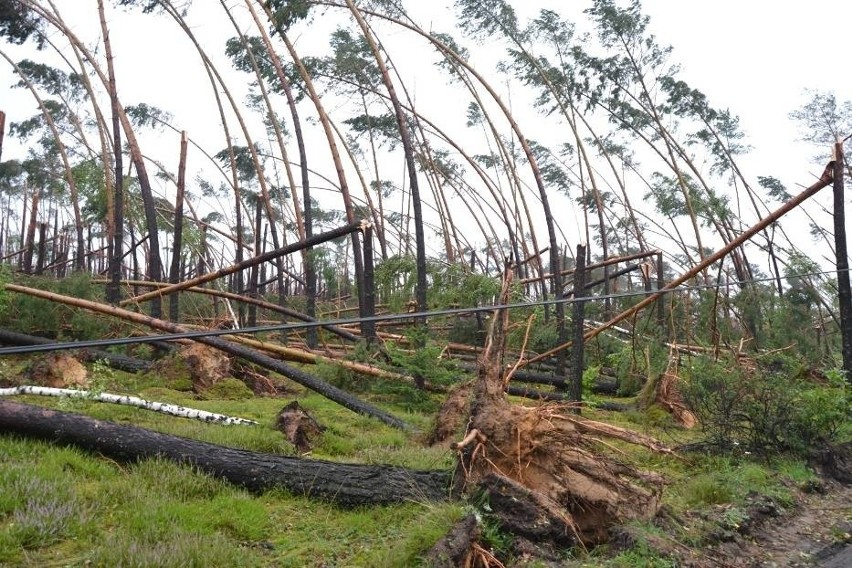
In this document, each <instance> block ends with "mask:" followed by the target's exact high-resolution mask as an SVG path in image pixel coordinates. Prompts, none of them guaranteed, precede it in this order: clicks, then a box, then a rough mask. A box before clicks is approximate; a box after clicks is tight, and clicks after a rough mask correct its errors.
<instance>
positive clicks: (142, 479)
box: [0, 373, 814, 567]
mask: <svg viewBox="0 0 852 568" xmlns="http://www.w3.org/2000/svg"><path fill="white" fill-rule="evenodd" d="M109 382H110V384H107V385H105V388H106V390H108V391H110V392H127V393H132V394H137V395H140V396H142V397H144V398H148V399H150V400H159V401H164V402H172V403H176V404H181V405H186V406H192V407H196V408H201V409H204V410H209V411H213V412H221V413H225V414H229V415H234V416H241V417H244V418H251V419H254V420H257V421H258V422H259V424H258V425H257V426H251V427H248V426H219V425H212V424H205V423H202V422H198V421H193V420H187V419H182V418H177V417H170V416H165V415H162V414H157V413H153V412H149V411H144V410H140V409H136V408H130V407H121V406H117V405H111V404H104V403H97V402H91V401H87V400H61V399H54V398H45V397H18V398H19V400H22V401H24V402H29V403H32V404H38V405H41V406H47V407H52V408H60V409H63V410H66V411H70V412H78V413H82V414H86V415H89V416H93V417H95V418H100V419H105V420H111V421H114V422H118V423H125V424H132V425H134V426H140V427H144V428H148V429H151V430H155V431H159V432H164V433H168V434H174V435H178V436H184V437H189V438H193V439H197V440H202V441H206V442H211V443H215V444H221V445H224V446H229V447H235V448H241V449H249V450H255V451H262V452H271V453H277V454H281V455H293V454H294V450H293V448H292V446H291V445H290V444H289V443H288V442H286V441H285V440H284V437H283V435H282V434H281V433H280V432H278V431H277V430H275V428H274V427H273V423H274V419H275V417H276V415H277V413H278V411H279V410H280V409H281V408H282V407H283V406H284V405H285V404H286V403H287V402H289V400H291V399H294V398H297V399H298V400H299V403H300V404H301V405H302V407H303V408H305V409H306V410H307V411H308V412H309V413H311V415H313V416H314V417H315V418H316V419H317V421H318V422H319V423H321V424H323V425H325V426H326V428H327V429H326V431H325V433H324V434H323V435H322V436H321V438H320V439H319V440H318V442H317V444H316V447H315V448H314V450H313V452H312V456H311V457H315V458H321V459H330V460H334V461H341V462H357V463H370V464H394V465H399V466H405V467H409V468H415V469H450V468H451V467H452V466H453V455H452V454H451V452H449V451H448V450H443V449H434V448H424V447H423V445H422V443H421V440H422V435H421V434H419V433H414V434H412V433H406V432H402V431H399V430H396V429H393V428H390V427H388V426H385V425H383V424H381V423H379V422H378V421H376V420H373V419H370V418H367V417H363V416H359V415H357V414H355V413H353V412H350V411H348V410H345V409H342V408H341V407H339V406H338V405H336V404H334V403H332V402H330V401H328V400H326V399H324V398H322V397H320V396H318V395H315V394H313V393H311V392H309V391H306V390H304V389H297V390H296V392H295V393H294V394H293V395H292V396H288V397H285V398H282V399H271V398H252V399H234V400H224V399H206V400H199V399H197V397H195V396H194V395H193V394H192V393H187V392H183V391H176V390H171V389H167V388H162V387H161V386H157V385H156V383H155V382H152V379H151V378H150V377H144V376H143V377H135V376H129V375H124V374H122V373H115V374H114V375H112V376H110V377H109ZM363 396H365V397H367V396H368V395H363ZM208 398H209V397H208ZM382 398H383V401H384V404H383V405H384V406H385V408H388V409H389V410H390V411H391V412H393V413H394V414H396V415H397V416H399V417H401V418H402V419H404V420H406V421H407V422H409V423H410V424H413V425H415V426H416V427H417V428H419V429H420V430H421V431H426V430H428V428H429V426H430V423H431V420H432V417H431V415H430V414H429V413H427V412H424V411H422V410H420V408H421V407H422V405H415V406H414V407H412V406H410V405H406V404H405V403H400V402H397V401H395V400H393V398H392V397H390V396H387V395H385V396H383V397H382ZM584 416H587V417H590V418H593V419H597V420H603V421H607V422H610V423H614V424H617V425H619V426H623V427H627V428H631V429H634V430H637V431H640V432H643V433H646V434H649V435H652V436H655V437H657V438H659V439H662V440H663V441H665V442H667V443H669V444H672V445H677V444H679V443H683V442H686V441H691V440H694V439H696V437H697V436H698V434H697V433H696V432H687V431H684V430H680V429H678V428H675V427H672V426H671V425H670V424H666V423H662V424H661V423H660V421H653V420H648V419H647V417H644V416H641V415H639V413H633V414H631V413H611V412H605V411H600V410H588V411H584ZM614 445H615V446H617V447H618V448H619V449H621V450H623V451H625V452H627V457H628V459H630V460H631V461H632V462H633V463H635V464H637V465H638V466H639V467H641V468H644V469H648V470H653V471H657V472H660V473H662V474H663V475H664V476H665V477H666V479H667V480H668V486H667V487H666V489H665V491H664V493H663V503H664V505H665V506H666V508H667V510H669V511H670V512H671V514H672V516H674V517H675V518H677V519H678V524H679V526H675V527H666V529H665V530H661V528H660V527H659V526H655V525H654V524H653V523H651V522H647V523H635V524H634V529H635V531H636V533H637V534H638V535H639V536H640V540H639V541H637V542H638V544H637V545H636V546H634V547H633V548H631V549H630V550H627V551H622V552H619V553H607V552H606V549H605V548H602V549H600V550H598V551H593V552H590V553H583V552H581V551H574V552H573V553H571V554H574V555H576V556H578V559H577V562H580V563H582V565H585V566H625V567H626V566H660V567H666V566H671V565H673V564H672V562H673V561H672V560H671V559H669V558H668V557H667V556H666V554H665V552H662V551H658V550H656V549H655V548H654V546H653V545H652V544H650V543H659V542H661V541H663V540H665V539H669V540H674V541H677V542H680V543H682V544H686V545H690V546H702V545H703V544H704V542H705V539H706V537H707V535H709V534H711V533H712V532H713V531H714V530H717V529H718V527H719V526H722V527H724V526H725V525H726V524H727V525H728V526H730V527H736V525H737V524H738V523H739V522H741V521H742V520H743V519H742V516H743V515H744V514H745V511H746V510H747V499H748V498H749V496H752V495H754V494H755V493H757V494H761V495H766V496H769V497H771V498H773V499H774V500H775V501H776V502H778V503H780V504H781V505H782V506H788V505H792V503H793V500H794V498H793V494H794V492H795V490H796V488H798V487H802V486H804V485H806V484H807V483H809V482H812V481H813V480H814V475H813V473H812V472H811V471H810V469H809V468H808V467H807V466H806V465H804V464H803V463H802V462H800V461H796V460H793V459H788V460H783V459H779V460H776V461H774V462H757V461H753V460H750V459H748V456H739V457H718V456H709V455H703V454H695V455H693V454H689V455H687V456H684V458H683V459H675V458H672V457H669V456H661V455H657V454H652V453H650V452H647V451H645V450H638V449H637V448H635V447H630V446H627V445H626V444H614ZM720 508H721V509H720ZM719 510H722V511H723V512H722V513H717V511H719ZM468 511H469V507H468V506H466V505H464V504H437V505H436V504H422V503H405V504H398V505H393V506H383V507H370V508H357V509H341V508H338V507H336V506H334V505H331V504H329V503H325V502H322V501H316V500H309V499H306V498H304V497H301V496H293V495H289V494H287V493H285V492H283V491H269V492H266V493H264V494H260V495H253V494H249V493H247V492H245V491H243V490H241V489H238V488H235V487H233V486H231V485H229V484H227V483H226V482H224V481H221V480H218V479H214V478H212V477H210V476H207V475H205V474H202V473H199V472H197V471H194V470H192V469H191V468H187V467H183V466H178V465H175V464H173V463H171V462H168V461H165V460H146V461H143V462H140V463H136V464H118V463H115V462H113V461H111V460H109V459H106V458H103V457H99V456H96V455H92V454H88V453H84V452H82V451H79V450H76V449H73V448H64V447H56V446H53V445H51V444H48V443H45V442H39V441H33V440H26V439H21V438H17V437H9V436H0V566H13V567H14V566H84V565H89V566H140V567H141V566H176V567H177V566H181V567H183V566H199V567H201V566H204V567H216V566H260V567H263V566H284V567H287V566H294V567H295V566H300V567H301V566H369V567H373V566H379V567H382V566H384V567H394V566H400V567H403V566H416V565H418V563H419V557H420V556H421V555H422V554H424V553H425V551H427V550H428V549H429V548H430V547H431V546H432V544H434V542H435V541H436V540H437V539H438V538H440V537H441V536H443V535H444V534H446V532H447V531H448V530H449V528H450V527H451V526H452V525H453V524H454V523H455V522H456V521H457V520H458V519H460V518H461V517H462V516H463V515H464V514H466V512H468ZM696 513H697V514H696ZM713 515H716V517H718V518H716V517H713ZM695 519H703V520H700V521H699V520H695ZM707 519H709V520H707ZM663 533H664V535H663ZM643 534H644V535H646V536H647V537H648V538H647V542H646V541H643V540H641V536H642V535H643ZM498 536H499V535H498ZM569 557H570V554H569V553H566V559H567V558H569ZM566 562H567V560H566ZM566 565H571V564H566Z"/></svg>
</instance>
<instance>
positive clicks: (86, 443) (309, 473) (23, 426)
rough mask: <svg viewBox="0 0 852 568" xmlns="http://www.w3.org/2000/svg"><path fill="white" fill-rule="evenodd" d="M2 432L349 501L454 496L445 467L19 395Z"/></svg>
mask: <svg viewBox="0 0 852 568" xmlns="http://www.w3.org/2000/svg"><path fill="white" fill-rule="evenodd" d="M0 432H5V433H14V434H19V435H23V436H29V437H33V438H39V439H42V440H49V441H52V442H58V443H61V444H70V445H74V446H77V447H80V448H82V449H85V450H89V451H94V452H97V453H99V454H101V455H104V456H107V457H109V458H112V459H114V460H117V461H122V462H132V461H137V460H142V459H146V458H154V457H160V458H166V459H169V460H172V461H174V462H177V463H180V464H184V465H189V466H192V467H195V468H198V469H199V470H201V471H203V472H205V473H208V474H211V475H213V476H215V477H219V478H223V479H225V480H227V481H229V482H231V483H233V484H235V485H238V486H240V487H244V488H246V489H248V490H249V491H253V492H261V491H266V490H269V489H273V488H283V489H285V490H287V491H289V492H291V493H293V494H294V495H306V496H308V497H312V498H317V499H324V500H328V501H331V502H333V503H335V504H337V505H341V506H346V507H353V506H359V505H383V504H388V503H399V502H410V501H417V502H424V501H441V500H445V499H447V498H448V497H449V485H450V472H447V471H419V470H408V469H403V468H398V467H391V466H386V465H361V464H340V463H334V462H328V461H322V460H309V459H300V458H292V457H285V456H277V455H273V454H263V453H259V452H250V451H246V450H237V449H233V448H226V447H223V446H217V445H215V444H208V443H206V442H198V441H195V440H190V439H187V438H181V437H178V436H171V435H168V434H160V433H157V432H151V431H149V430H145V429H143V428H136V427H134V426H126V425H120V424H114V423H111V422H106V421H103V420H95V419H93V418H88V417H85V416H80V415H75V414H69V413H65V412H57V411H54V410H47V409H44V408H39V407H36V406H30V405H26V404H20V403H16V402H7V401H0Z"/></svg>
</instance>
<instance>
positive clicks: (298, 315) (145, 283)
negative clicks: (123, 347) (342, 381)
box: [93, 280, 360, 342]
mask: <svg viewBox="0 0 852 568" xmlns="http://www.w3.org/2000/svg"><path fill="white" fill-rule="evenodd" d="M93 282H96V283H102V282H106V281H105V280H93ZM121 283H122V284H124V285H126V286H140V287H143V288H158V289H162V288H166V287H168V286H170V284H168V283H166V282H151V281H150V280H122V281H121ZM186 292H195V293H197V294H206V295H208V296H213V297H217V298H225V299H227V300H233V301H235V302H244V303H246V304H250V305H254V306H257V307H258V308H263V309H264V310H269V311H271V312H276V313H280V314H284V315H285V316H290V317H292V318H295V319H297V320H300V321H303V322H308V323H317V322H318V320H317V319H316V318H312V317H310V316H308V315H305V314H303V313H302V312H299V311H297V310H293V309H290V308H288V307H286V306H279V305H278V304H273V303H271V302H266V301H264V300H259V299H257V298H252V297H250V296H243V295H240V294H234V293H232V292H225V291H222V290H216V289H214V288H202V287H201V286H192V287H190V288H187V289H186ZM322 328H323V329H325V330H327V331H328V332H330V333H333V334H334V335H336V336H338V337H340V338H341V339H345V340H347V341H353V342H355V341H358V340H359V339H360V337H359V336H358V335H357V334H356V333H352V332H351V331H349V330H346V329H343V328H341V327H339V326H336V325H331V324H323V325H322Z"/></svg>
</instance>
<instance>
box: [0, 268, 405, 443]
mask: <svg viewBox="0 0 852 568" xmlns="http://www.w3.org/2000/svg"><path fill="white" fill-rule="evenodd" d="M5 289H6V290H7V291H9V292H17V293H19V294H26V295H28V296H35V297H37V298H44V299H45V300H51V301H54V302H59V303H61V304H66V305H69V306H77V307H79V308H84V309H87V310H89V311H93V312H97V313H101V314H107V315H110V316H114V317H117V318H121V319H123V320H126V321H132V322H135V323H139V324H142V325H147V326H148V327H151V328H153V329H159V330H162V331H167V332H169V333H186V331H187V330H186V328H184V327H181V326H179V325H175V324H173V323H171V322H168V321H165V320H161V319H158V318H153V317H150V316H146V315H144V314H140V313H136V312H131V311H129V310H125V309H122V308H118V307H115V306H109V305H106V304H98V303H97V302H91V301H89V300H83V299H81V298H72V297H69V296H63V295H62V294H55V293H53V292H47V291H45V290H38V289H35V288H27V287H25V286H18V285H17V284H6V286H5ZM194 340H195V341H197V342H199V343H204V344H205V345H209V346H211V347H215V348H216V349H219V350H220V351H224V352H225V353H228V354H230V355H234V356H236V357H241V358H243V359H245V360H246V361H250V362H252V363H255V364H257V365H260V366H261V367H264V368H265V369H269V370H270V371H275V372H276V373H280V374H281V375H284V376H285V377H287V378H288V379H290V380H292V381H295V382H297V383H299V384H300V385H302V386H304V387H307V388H309V389H311V390H312V391H314V392H316V393H319V394H321V395H322V396H324V397H326V398H327V399H329V400H333V401H334V402H336V403H337V404H339V405H341V406H343V407H344V408H348V409H349V410H352V411H353V412H357V413H359V414H364V415H366V416H372V417H373V418H376V419H377V420H381V421H382V422H384V423H385V424H387V425H389V426H393V427H394V428H399V429H401V430H411V429H412V428H411V427H410V426H409V425H408V424H406V423H405V422H404V421H402V420H400V419H399V418H397V417H395V416H393V415H392V414H390V413H389V412H386V411H384V410H382V409H380V408H378V407H376V406H374V405H372V404H369V403H367V402H365V401H363V400H361V399H359V398H357V397H355V396H353V395H351V394H349V393H348V392H346V391H344V390H342V389H339V388H337V387H335V386H334V385H331V384H329V383H327V382H325V381H323V380H321V379H319V378H317V377H314V376H312V375H309V374H308V373H305V372H304V371H301V370H299V369H295V368H293V367H290V366H289V365H285V364H284V363H282V362H281V361H278V360H277V359H273V358H272V357H270V356H269V355H264V354H263V353H258V352H257V351H255V350H253V349H249V348H248V347H244V346H242V345H237V344H235V343H231V342H230V341H225V340H224V339H220V338H218V337H196V338H194Z"/></svg>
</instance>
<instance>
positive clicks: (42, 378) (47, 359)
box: [22, 353, 88, 388]
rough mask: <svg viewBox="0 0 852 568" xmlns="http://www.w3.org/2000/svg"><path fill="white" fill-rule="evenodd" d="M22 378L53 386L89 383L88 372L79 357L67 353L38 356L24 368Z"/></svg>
mask: <svg viewBox="0 0 852 568" xmlns="http://www.w3.org/2000/svg"><path fill="white" fill-rule="evenodd" d="M22 379H23V380H24V381H25V382H27V383H29V384H34V385H39V386H43V387H53V388H66V387H69V386H77V387H83V388H85V387H86V386H87V385H88V372H87V371H86V368H85V367H84V366H83V365H82V363H80V362H79V361H78V360H77V359H75V358H74V357H72V356H71V355H69V354H67V353H51V354H49V355H44V356H42V357H37V358H35V359H33V361H32V362H31V363H30V364H29V366H27V368H26V369H24V371H23V373H22Z"/></svg>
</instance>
